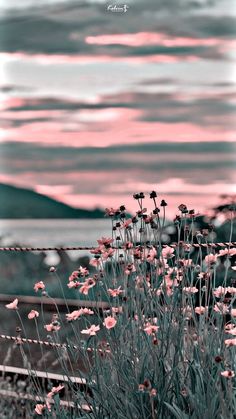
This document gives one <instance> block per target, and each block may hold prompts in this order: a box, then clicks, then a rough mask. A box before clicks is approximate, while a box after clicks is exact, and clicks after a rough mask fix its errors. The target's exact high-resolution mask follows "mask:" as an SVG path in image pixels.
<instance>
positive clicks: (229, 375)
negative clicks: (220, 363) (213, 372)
mask: <svg viewBox="0 0 236 419" xmlns="http://www.w3.org/2000/svg"><path fill="white" fill-rule="evenodd" d="M221 375H222V376H223V377H226V378H233V377H234V376H235V373H234V372H233V371H232V370H226V371H223V372H221Z"/></svg>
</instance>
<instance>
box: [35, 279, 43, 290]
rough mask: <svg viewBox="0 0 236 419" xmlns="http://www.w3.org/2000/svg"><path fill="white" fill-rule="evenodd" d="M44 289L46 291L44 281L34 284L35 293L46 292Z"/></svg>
mask: <svg viewBox="0 0 236 419" xmlns="http://www.w3.org/2000/svg"><path fill="white" fill-rule="evenodd" d="M44 289H45V285H44V283H43V281H39V282H36V284H34V290H35V292H38V290H44Z"/></svg>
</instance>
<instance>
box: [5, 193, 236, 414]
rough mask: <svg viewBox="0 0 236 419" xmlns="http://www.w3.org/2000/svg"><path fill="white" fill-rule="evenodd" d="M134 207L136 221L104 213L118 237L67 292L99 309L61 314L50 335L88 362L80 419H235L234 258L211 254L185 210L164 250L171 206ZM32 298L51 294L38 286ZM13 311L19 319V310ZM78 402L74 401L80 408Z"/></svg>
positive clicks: (232, 253) (102, 246) (33, 315)
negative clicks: (74, 347) (84, 409)
mask: <svg viewBox="0 0 236 419" xmlns="http://www.w3.org/2000/svg"><path fill="white" fill-rule="evenodd" d="M134 199H135V200H136V201H137V203H138V210H137V212H136V214H134V215H133V216H131V215H129V214H127V213H126V209H125V206H124V205H121V206H120V207H119V208H107V209H106V214H107V216H108V217H109V218H110V219H111V223H112V227H111V230H112V231H111V237H102V238H101V239H99V240H98V241H97V247H96V248H95V249H93V250H92V251H91V260H90V266H91V268H92V270H93V274H90V272H89V269H88V267H82V266H80V267H79V268H78V269H77V270H76V271H74V272H72V273H71V275H70V276H69V281H68V284H67V286H68V287H69V288H74V289H76V290H78V297H79V296H80V295H81V294H83V295H84V296H85V301H86V302H87V303H89V301H91V300H92V298H93V297H94V295H95V301H93V302H94V303H95V305H94V306H93V308H92V309H91V307H90V308H88V306H87V307H83V308H81V307H80V308H79V307H78V309H76V310H74V311H71V312H68V313H67V314H65V315H64V316H62V315H61V317H60V318H58V316H59V314H58V313H56V316H54V317H53V318H52V321H51V323H49V324H45V325H44V328H45V329H46V332H49V333H51V335H52V339H54V340H56V341H57V342H58V341H60V336H61V339H63V335H62V330H63V328H64V327H66V328H67V329H66V338H64V340H61V342H62V343H63V344H64V343H66V342H67V343H68V342H71V341H72V342H73V343H75V344H76V345H77V346H78V347H79V348H80V349H79V350H78V352H77V353H73V354H71V353H68V354H67V356H68V357H69V359H70V362H71V364H73V362H74V359H75V358H76V359H77V358H78V357H81V356H82V355H83V368H80V367H78V366H77V372H78V374H79V375H80V376H83V377H85V378H86V380H88V382H89V383H90V387H91V391H92V396H88V395H86V401H87V402H88V404H89V406H90V407H91V410H90V412H89V413H86V412H83V414H82V417H84V418H94V419H95V418H100V417H102V418H106V417H112V418H114V419H119V418H121V417H130V418H131V417H132V418H137V419H138V418H142V419H146V418H150V419H154V418H167V419H171V418H180V417H181V418H182V417H183V418H187V417H193V418H195V417H196V418H200V417H207V418H208V417H209V418H214V417H229V418H231V417H233V412H234V411H235V409H236V397H235V384H234V383H235V382H234V380H235V371H236V365H235V346H236V308H235V301H236V287H235V286H234V285H235V257H236V248H233V247H231V246H228V247H227V246H225V248H224V249H218V248H217V247H216V246H213V245H212V244H211V242H210V240H211V241H212V236H211V235H210V234H211V230H212V229H211V226H208V229H205V231H203V230H202V231H201V232H199V230H198V229H197V227H196V225H195V218H196V214H195V212H194V210H188V208H187V206H186V205H184V204H181V205H180V206H179V213H178V214H177V216H176V217H175V219H174V224H173V225H172V228H174V229H175V231H176V236H177V238H178V240H177V242H176V243H175V244H171V243H169V242H166V237H167V236H168V235H167V232H168V229H169V228H170V225H169V224H168V223H167V222H166V219H165V209H166V206H167V203H166V202H165V201H164V200H161V201H160V203H159V204H158V196H157V193H156V192H155V191H152V192H151V193H150V199H151V202H152V203H153V205H154V208H153V210H152V211H149V212H148V211H147V209H146V208H145V206H144V199H145V196H144V193H142V192H140V193H137V194H134ZM206 230H207V231H206ZM230 241H231V238H230V237H229V242H230ZM201 243H204V245H205V246H204V247H203V248H202V247H201V246H200V245H199V246H197V245H198V244H201ZM94 270H95V273H94ZM52 273H53V271H52ZM34 289H35V291H36V292H38V290H43V291H46V287H45V285H44V284H43V283H41V282H39V283H36V284H35V286H34ZM99 304H100V306H99ZM102 304H103V305H102ZM99 307H102V309H99ZM7 308H8V309H15V310H18V301H16V300H15V301H13V302H12V303H10V304H8V305H7ZM38 317H39V313H38V312H37V311H36V310H31V311H30V313H29V314H28V318H29V319H34V320H35V322H37V321H38ZM60 334H61V335H60ZM82 343H83V344H82ZM81 354H82V355H81ZM62 368H64V364H63V363H62ZM73 368H74V364H73ZM59 387H60V386H59ZM58 391H59V390H58ZM58 391H57V390H55V389H54V390H53V389H52V390H51V392H50V393H49V394H48V395H47V398H46V400H45V403H44V404H38V405H37V406H36V408H35V411H36V413H38V414H39V415H41V414H43V412H44V411H47V412H49V413H50V409H51V404H50V400H51V399H52V398H53V397H54V396H55V394H56V393H57V392H58ZM80 397H81V396H80ZM78 398H79V395H78V394H77V393H75V392H73V401H74V402H75V403H77V402H78ZM49 413H48V414H49ZM75 417H79V416H75Z"/></svg>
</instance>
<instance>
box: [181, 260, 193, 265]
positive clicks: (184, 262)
mask: <svg viewBox="0 0 236 419" xmlns="http://www.w3.org/2000/svg"><path fill="white" fill-rule="evenodd" d="M183 264H184V266H187V267H188V266H192V259H183Z"/></svg>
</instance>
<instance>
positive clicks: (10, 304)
mask: <svg viewBox="0 0 236 419" xmlns="http://www.w3.org/2000/svg"><path fill="white" fill-rule="evenodd" d="M17 304H18V299H17V298H16V299H15V300H14V301H12V303H9V304H6V306H5V307H6V308H9V309H10V310H17V309H18V307H17Z"/></svg>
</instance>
